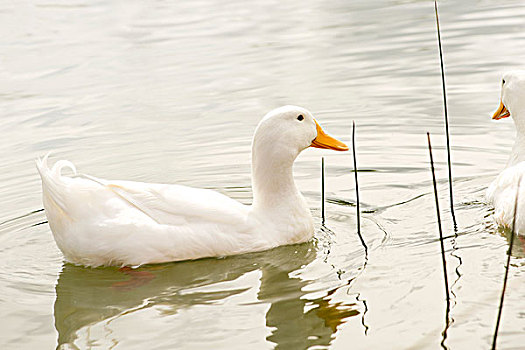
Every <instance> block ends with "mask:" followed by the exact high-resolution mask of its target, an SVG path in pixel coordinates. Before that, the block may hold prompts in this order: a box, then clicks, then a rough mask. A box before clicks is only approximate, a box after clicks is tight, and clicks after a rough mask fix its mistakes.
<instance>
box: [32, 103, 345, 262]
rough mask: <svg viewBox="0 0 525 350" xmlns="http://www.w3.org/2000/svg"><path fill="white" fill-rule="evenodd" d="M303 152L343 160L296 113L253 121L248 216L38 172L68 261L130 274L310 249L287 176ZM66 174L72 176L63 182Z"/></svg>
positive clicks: (185, 191)
mask: <svg viewBox="0 0 525 350" xmlns="http://www.w3.org/2000/svg"><path fill="white" fill-rule="evenodd" d="M310 146H313V147H318V148H328V149H333V150H336V151H347V150H348V147H347V146H346V145H345V144H344V143H342V142H340V141H338V140H336V139H334V138H332V137H330V136H328V135H327V134H325V133H324V132H323V130H322V129H321V127H320V126H319V124H318V123H317V122H316V120H315V119H314V118H313V116H312V115H311V114H310V112H308V111H307V110H306V109H304V108H300V107H295V106H285V107H281V108H278V109H275V110H273V111H271V112H270V113H268V114H267V115H266V116H265V117H264V118H263V119H262V120H261V122H260V123H259V125H258V126H257V129H256V130H255V135H254V138H253V143H252V181H253V183H252V187H253V205H251V206H246V205H243V204H241V203H239V202H237V201H235V200H233V199H231V198H229V197H227V196H224V195H222V194H220V193H217V192H215V191H212V190H206V189H196V188H191V187H186V186H180V185H166V184H149V183H142V182H131V181H110V180H104V179H99V178H94V177H91V176H87V175H76V170H75V167H74V165H73V164H72V163H70V162H68V161H65V160H61V161H58V162H57V163H56V164H55V165H54V166H53V167H52V168H51V169H49V168H48V166H47V156H46V157H44V159H42V160H40V159H39V160H38V161H37V168H38V171H39V173H40V176H41V178H42V188H43V202H44V208H45V212H46V215H47V218H48V221H49V226H50V227H51V230H52V232H53V236H54V238H55V241H56V243H57V246H58V247H59V248H60V250H61V251H62V253H63V254H64V256H65V258H66V260H68V261H70V262H72V263H75V264H81V265H87V266H100V265H120V266H123V265H131V266H137V265H142V264H147V263H161V262H168V261H179V260H187V259H198V258H204V257H217V256H226V255H234V254H241V253H247V252H253V251H261V250H266V249H270V248H273V247H277V246H280V245H285V244H294V243H301V242H306V241H308V240H309V239H311V238H312V236H313V233H314V227H313V221H312V217H311V215H310V211H309V209H308V206H307V204H306V201H305V199H304V198H303V196H302V195H301V193H300V192H299V191H298V190H297V188H296V186H295V182H294V179H293V174H292V166H293V163H294V161H295V159H296V157H297V156H298V155H299V153H300V152H301V151H303V150H304V149H306V148H308V147H310ZM64 167H69V168H71V169H72V170H73V173H74V174H75V175H73V176H64V175H62V174H61V171H62V169H63V168H64Z"/></svg>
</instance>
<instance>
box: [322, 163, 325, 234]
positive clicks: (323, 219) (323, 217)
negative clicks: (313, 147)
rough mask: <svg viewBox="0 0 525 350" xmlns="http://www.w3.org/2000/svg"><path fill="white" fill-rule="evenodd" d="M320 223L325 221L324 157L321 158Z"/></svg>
mask: <svg viewBox="0 0 525 350" xmlns="http://www.w3.org/2000/svg"><path fill="white" fill-rule="evenodd" d="M321 223H322V224H323V225H324V223H325V215H324V157H322V158H321Z"/></svg>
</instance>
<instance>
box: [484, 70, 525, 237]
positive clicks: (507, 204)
mask: <svg viewBox="0 0 525 350" xmlns="http://www.w3.org/2000/svg"><path fill="white" fill-rule="evenodd" d="M509 116H510V117H512V119H513V120H514V125H515V126H516V141H515V142H514V147H513V148H512V152H511V154H510V159H509V161H508V163H507V166H506V168H505V169H504V170H503V171H502V172H501V174H499V175H498V177H497V178H496V179H495V180H494V181H493V182H492V183H491V184H490V186H489V188H488V189H487V199H488V201H489V202H490V203H491V204H492V205H494V209H495V211H494V218H495V220H496V222H497V223H498V225H500V226H504V227H507V228H510V227H511V226H512V220H513V217H514V203H515V198H516V192H517V189H518V180H519V178H520V177H522V176H523V181H522V184H521V188H520V193H519V197H518V200H519V203H518V210H517V216H516V227H515V231H516V232H518V233H519V234H522V235H525V215H524V214H525V71H512V72H508V73H506V74H504V76H503V79H502V81H501V103H500V106H499V108H498V110H497V111H496V112H495V113H494V115H493V116H492V119H496V120H499V119H502V118H507V117H509Z"/></svg>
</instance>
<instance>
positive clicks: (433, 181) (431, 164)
mask: <svg viewBox="0 0 525 350" xmlns="http://www.w3.org/2000/svg"><path fill="white" fill-rule="evenodd" d="M427 139H428V153H429V154H430V169H431V171H432V183H433V184H434V200H435V202H436V214H437V223H438V230H439V243H440V245H441V260H442V262H443V278H444V280H445V296H446V298H447V303H449V302H450V294H449V291H448V277H447V260H446V259H445V245H444V243H443V230H442V228H441V215H440V213H439V200H438V191H437V182H436V171H435V169H434V157H433V156H432V144H431V143H430V133H428V132H427Z"/></svg>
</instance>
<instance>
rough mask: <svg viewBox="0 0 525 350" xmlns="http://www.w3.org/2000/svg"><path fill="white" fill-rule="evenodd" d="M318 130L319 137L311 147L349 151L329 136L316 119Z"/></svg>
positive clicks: (345, 146)
mask: <svg viewBox="0 0 525 350" xmlns="http://www.w3.org/2000/svg"><path fill="white" fill-rule="evenodd" d="M314 122H315V126H316V128H317V137H316V138H315V139H314V140H313V141H312V144H311V145H310V147H316V148H327V149H333V150H334V151H348V146H347V145H345V144H344V143H342V142H341V141H339V140H336V139H334V138H333V137H332V136H329V135H327V134H326V133H325V132H324V131H323V129H322V128H321V126H320V125H319V123H317V120H315V119H314Z"/></svg>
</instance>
